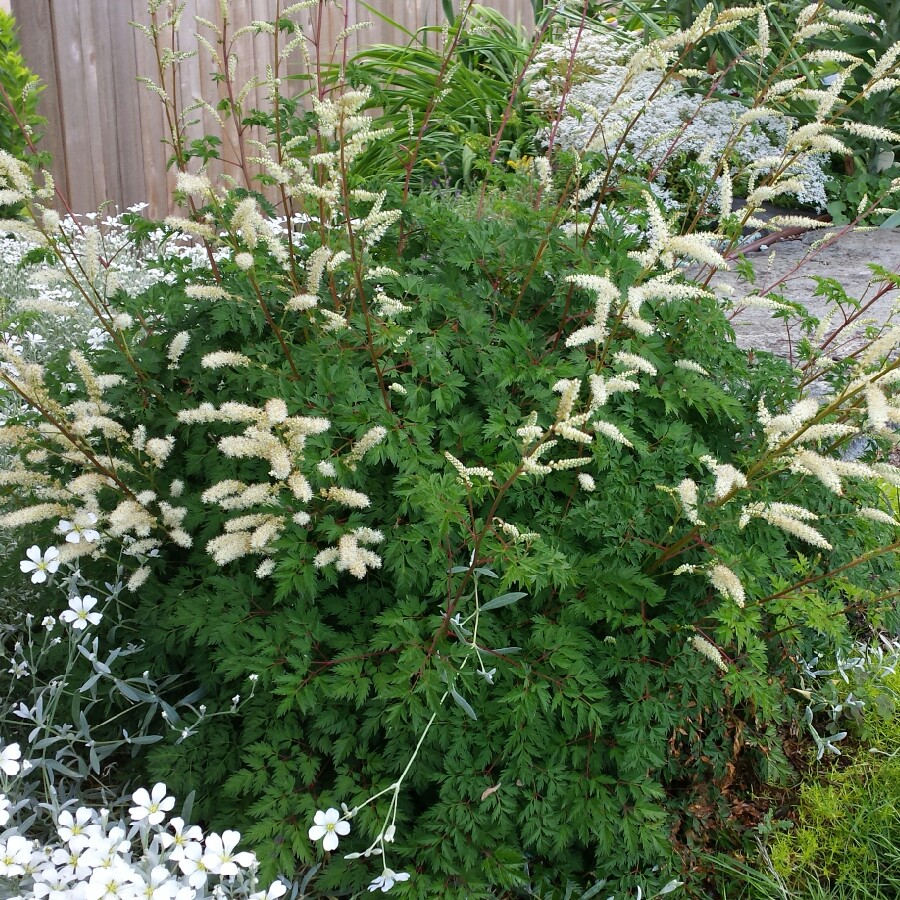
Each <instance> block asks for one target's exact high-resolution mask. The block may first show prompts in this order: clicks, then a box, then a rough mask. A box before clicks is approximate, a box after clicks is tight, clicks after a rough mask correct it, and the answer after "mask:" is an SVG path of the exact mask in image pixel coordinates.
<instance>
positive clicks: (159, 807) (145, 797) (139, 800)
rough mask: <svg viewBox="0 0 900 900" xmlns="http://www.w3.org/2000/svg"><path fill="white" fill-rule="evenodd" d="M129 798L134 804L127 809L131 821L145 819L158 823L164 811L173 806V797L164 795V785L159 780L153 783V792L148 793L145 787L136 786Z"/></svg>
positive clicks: (163, 815) (163, 817) (164, 814)
mask: <svg viewBox="0 0 900 900" xmlns="http://www.w3.org/2000/svg"><path fill="white" fill-rule="evenodd" d="M131 799H132V800H133V801H134V803H135V805H134V806H132V807H131V809H129V810H128V815H129V816H131V820H132V821H133V822H140V821H141V819H146V820H147V822H148V824H150V825H159V823H160V822H162V820H163V819H165V817H166V813H167V812H168V811H169V810H170V809H172V807H173V806H175V798H174V797H167V796H166V786H165V785H164V784H163V783H162V782H160V783H159V784H155V785H153V793H152V794H148V793H147V789H146V788H138V789H137V790H136V791H135V792H134V793H133V794H132V795H131Z"/></svg>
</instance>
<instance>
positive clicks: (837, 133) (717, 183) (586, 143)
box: [528, 3, 898, 236]
mask: <svg viewBox="0 0 900 900" xmlns="http://www.w3.org/2000/svg"><path fill="white" fill-rule="evenodd" d="M713 10H714V7H713V6H712V4H710V5H707V6H706V7H705V8H704V9H703V11H702V12H701V13H700V14H699V15H698V16H697V19H696V21H695V22H693V23H692V24H691V25H690V27H688V28H686V29H684V30H683V31H680V32H678V33H677V34H675V35H672V36H669V37H667V38H664V39H662V40H659V41H656V42H654V43H653V44H651V45H650V46H649V47H644V46H641V45H640V43H639V41H638V40H637V39H636V38H635V37H634V36H633V35H629V34H627V33H623V32H622V31H621V30H617V29H615V28H608V27H607V28H604V29H603V30H592V29H590V28H587V27H585V25H584V23H582V24H581V25H580V26H578V27H570V28H568V29H566V30H565V31H564V32H562V33H561V34H560V35H559V36H558V38H557V39H556V40H555V41H553V42H547V43H545V44H544V45H543V46H542V48H541V49H540V51H539V52H538V53H537V54H536V55H535V57H534V60H533V62H532V64H531V67H530V69H529V72H528V75H529V81H528V91H529V94H530V96H531V98H532V99H533V100H534V101H535V102H537V103H538V104H539V105H540V106H541V108H542V109H543V110H544V111H545V113H546V114H547V115H548V117H549V123H548V126H547V128H546V129H545V130H544V132H543V140H544V143H545V144H549V145H550V146H552V147H558V148H562V149H566V148H569V149H572V150H575V151H576V152H577V153H578V154H579V155H582V154H584V153H588V154H589V155H590V158H591V159H592V170H593V171H596V174H595V175H593V177H592V178H591V179H590V184H591V190H590V191H589V192H588V193H587V195H586V197H587V199H591V198H592V197H594V195H599V196H598V197H597V198H595V204H599V203H602V202H610V200H612V199H613V197H612V196H611V191H612V190H613V189H615V190H619V191H620V190H622V188H623V187H627V186H628V184H629V183H630V181H631V177H632V173H634V171H635V170H636V169H637V171H639V172H640V173H641V174H643V175H645V176H646V178H647V181H648V187H649V189H650V190H651V191H652V192H653V193H654V195H655V196H656V197H657V198H658V199H659V200H660V201H661V202H662V203H663V205H664V206H666V207H667V208H668V209H670V210H678V211H680V212H681V214H682V216H683V217H684V218H685V221H686V222H687V223H691V222H693V225H692V227H696V223H697V221H698V220H704V219H705V220H708V219H710V218H717V217H718V218H721V217H722V216H730V215H731V214H732V212H733V199H734V192H735V191H739V192H740V193H742V194H744V195H746V196H747V199H748V203H747V205H746V207H745V208H744V209H743V210H742V211H741V212H740V214H739V215H740V218H741V220H742V221H741V224H742V226H745V225H748V224H749V225H753V226H758V227H761V228H765V227H766V226H765V225H764V224H763V223H762V222H760V221H757V219H756V217H755V216H754V213H755V212H756V209H757V208H758V207H759V206H760V205H761V204H762V203H763V202H766V201H773V200H774V201H775V202H776V203H780V204H781V205H782V206H783V205H787V204H790V203H794V204H798V203H799V204H800V205H802V206H804V207H807V208H810V209H812V210H813V211H816V212H822V211H823V210H824V208H825V206H826V203H827V196H826V192H825V184H826V178H827V176H826V169H827V163H828V157H829V155H830V154H841V155H846V154H849V153H850V150H849V144H848V142H849V141H852V140H855V139H857V138H858V137H859V136H860V135H864V136H867V137H869V138H871V139H878V140H882V141H884V140H897V139H898V136H897V135H896V134H894V133H892V132H890V129H887V128H884V127H881V126H878V125H874V124H872V125H865V124H861V123H859V122H853V121H848V120H846V118H845V117H846V114H847V112H848V110H849V109H851V108H852V107H853V104H854V103H855V102H856V99H858V98H859V97H860V96H870V95H875V94H879V93H880V92H883V91H885V90H891V89H892V85H893V83H894V81H895V80H896V69H897V65H896V62H897V61H896V59H893V58H890V57H888V58H884V59H882V60H879V61H877V65H876V63H875V62H873V61H872V60H871V59H867V58H865V57H864V56H863V57H860V58H858V59H857V58H853V57H852V56H851V55H850V54H846V53H844V54H841V53H837V52H836V51H827V50H822V49H820V48H819V47H818V45H817V44H816V43H815V39H816V38H817V36H819V35H821V34H822V33H823V30H824V31H827V32H829V33H832V32H837V33H840V32H841V30H842V29H847V28H848V27H851V26H852V25H853V23H854V22H856V21H857V19H860V18H864V17H858V16H856V14H854V13H848V12H846V11H843V10H839V9H833V8H832V7H830V6H826V5H825V4H823V3H819V4H816V3H813V4H810V5H809V6H807V7H805V8H804V9H803V10H802V11H801V12H800V14H799V18H798V20H797V23H796V24H797V27H796V30H795V32H794V33H793V35H792V36H791V38H790V40H789V42H788V43H787V45H785V44H784V43H783V42H779V43H778V45H777V47H775V48H773V46H772V42H771V40H770V30H771V28H770V23H769V18H768V17H769V14H768V13H767V11H766V9H765V8H764V7H749V6H748V7H736V8H731V9H727V10H724V11H723V12H721V13H719V14H718V15H714V12H713ZM748 20H749V21H750V22H751V23H753V24H754V25H755V26H756V28H755V31H756V40H755V43H754V44H753V45H752V46H748V47H746V48H745V49H744V53H743V54H741V55H740V56H738V57H737V58H736V59H734V60H732V61H731V62H730V64H729V67H728V68H727V69H726V70H725V71H721V72H718V71H715V70H714V69H713V70H710V71H709V72H707V71H704V70H700V69H693V68H691V69H688V68H687V67H686V66H685V65H684V63H683V60H684V58H685V56H686V55H690V54H691V52H692V51H694V50H696V49H697V48H698V47H703V46H704V41H709V40H712V39H715V38H717V37H719V36H721V35H724V34H728V33H729V32H733V31H734V30H735V29H737V28H739V27H742V28H746V25H747V22H748ZM776 50H777V51H778V52H777V54H776ZM835 61H837V62H839V63H841V65H843V66H844V68H843V69H842V70H841V71H840V73H838V74H837V75H833V76H832V77H831V78H830V79H829V83H828V85H827V86H826V85H823V84H822V83H821V82H820V80H819V76H818V75H817V74H816V73H817V71H818V69H817V67H818V66H821V65H822V64H832V65H833V63H834V62H835ZM735 67H737V68H741V69H744V70H747V74H748V76H750V77H749V78H747V79H745V82H746V81H749V83H751V84H752V83H755V84H756V85H757V90H756V92H755V94H751V95H749V96H743V97H737V98H735V97H733V96H731V94H730V92H727V91H725V90H724V88H723V82H724V81H725V79H726V77H727V75H728V74H729V72H730V70H731V69H732V68H735ZM860 73H865V74H864V75H860ZM851 74H852V75H853V76H854V78H855V79H856V80H857V81H856V82H854V83H853V87H855V90H848V85H849V82H848V79H849V78H850V76H851ZM857 82H858V83H857ZM854 98H856V99H854ZM796 104H801V105H803V104H807V105H808V104H813V109H814V110H815V112H814V114H812V115H808V116H807V117H806V118H805V119H804V121H803V122H802V123H801V122H798V121H797V119H795V118H793V117H791V116H790V115H788V114H787V113H786V109H790V108H792V105H796ZM592 170H589V171H592ZM766 176H769V178H766ZM764 182H769V183H764ZM776 184H777V187H775V185H776ZM894 190H896V186H894ZM869 199H875V198H866V200H865V201H864V202H863V203H862V204H861V206H860V210H859V212H862V211H863V210H865V211H866V214H867V215H872V214H875V213H880V212H882V211H883V210H881V209H878V208H877V206H878V204H872V205H870V204H869V203H868V200H869ZM721 224H722V223H720V227H721ZM797 224H801V223H800V220H799V219H797V220H792V219H791V217H784V216H781V217H775V219H774V220H773V221H772V222H771V224H770V226H769V227H770V228H771V229H772V230H776V229H777V228H779V227H785V226H791V225H797ZM802 224H804V225H805V226H806V227H818V226H816V224H815V222H814V220H812V219H806V220H804V221H803V223H802ZM724 230H725V231H726V233H728V234H729V236H732V234H733V233H732V232H731V231H729V230H728V229H727V228H725V229H724Z"/></svg>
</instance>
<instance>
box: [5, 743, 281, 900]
mask: <svg viewBox="0 0 900 900" xmlns="http://www.w3.org/2000/svg"><path fill="white" fill-rule="evenodd" d="M12 750H16V751H18V746H17V745H10V746H9V747H7V748H6V749H5V750H4V751H3V752H4V754H5V753H7V752H8V751H12ZM16 759H18V757H16ZM18 768H19V767H18V763H17V762H15V760H13V758H12V756H10V763H9V764H8V765H4V766H3V771H4V772H5V773H6V774H7V775H15V774H17V773H18ZM131 799H132V802H133V804H134V805H133V806H132V807H131V809H130V810H129V820H130V825H129V823H126V822H125V821H116V820H115V819H114V818H113V817H112V816H110V814H109V811H108V810H105V809H101V810H96V809H90V808H88V807H84V806H81V807H73V808H72V809H64V810H62V811H61V812H60V813H59V814H58V816H56V819H55V835H54V836H52V837H51V838H49V839H45V840H44V841H43V842H42V841H38V840H33V839H31V838H29V837H28V835H27V833H24V832H23V831H22V830H21V829H20V828H19V826H18V825H17V824H15V823H12V824H10V813H9V812H8V808H9V801H8V799H7V797H6V796H5V795H2V794H0V824H2V825H3V826H4V827H5V831H4V833H3V837H2V840H0V877H3V878H4V880H5V881H7V882H8V884H9V885H11V886H12V890H13V891H14V893H15V896H17V897H20V898H22V900H44V898H48V897H49V898H54V900H70V898H71V900H101V898H108V900H112V898H119V900H142V898H151V900H202V898H207V897H215V898H217V900H277V898H279V897H281V896H283V895H284V894H285V893H286V892H287V887H286V885H284V884H283V883H282V882H280V881H276V882H274V883H273V884H271V885H269V886H268V887H265V886H262V885H260V884H259V881H258V878H257V876H256V871H257V868H258V863H257V860H256V857H255V855H254V854H253V853H249V852H247V851H238V850H237V845H238V842H239V840H240V834H239V833H238V832H237V831H224V832H223V833H222V834H218V833H215V832H210V833H209V834H207V835H204V834H203V831H202V830H201V829H200V828H199V827H198V826H196V825H191V826H188V825H187V824H186V823H185V822H184V820H183V819H181V818H178V817H175V818H172V819H170V820H169V821H166V819H167V816H168V813H169V812H170V811H171V810H172V809H173V807H174V805H175V798H174V797H171V796H168V795H167V792H166V786H165V785H164V784H157V785H154V787H153V789H152V791H149V792H148V791H147V790H146V789H145V788H139V789H138V790H137V791H135V793H134V794H133V795H132V798H131Z"/></svg>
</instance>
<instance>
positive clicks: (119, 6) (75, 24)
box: [0, 0, 533, 216]
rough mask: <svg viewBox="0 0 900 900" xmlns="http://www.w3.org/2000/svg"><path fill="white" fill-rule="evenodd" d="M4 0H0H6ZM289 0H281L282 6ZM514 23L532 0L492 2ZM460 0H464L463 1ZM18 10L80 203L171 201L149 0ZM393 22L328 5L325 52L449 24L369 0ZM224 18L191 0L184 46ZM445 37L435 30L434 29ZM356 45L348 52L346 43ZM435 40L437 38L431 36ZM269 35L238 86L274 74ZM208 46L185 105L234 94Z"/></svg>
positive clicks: (264, 14)
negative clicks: (214, 74)
mask: <svg viewBox="0 0 900 900" xmlns="http://www.w3.org/2000/svg"><path fill="white" fill-rule="evenodd" d="M4 2H6V3H9V2H10V0H0V7H2V6H3V5H4ZM285 2H286V0H282V2H281V6H283V5H284V4H285ZM482 2H484V3H485V5H487V6H491V7H493V8H495V9H498V10H499V11H500V12H502V13H503V14H504V15H505V16H506V17H507V18H509V19H511V20H512V21H513V22H516V23H520V24H522V25H523V26H525V27H528V28H530V27H531V26H532V24H533V20H532V16H531V3H530V2H529V0H482ZM459 3H460V0H454V6H455V7H456V8H457V10H458V8H459ZM11 5H12V12H13V14H14V15H15V16H16V18H17V22H18V25H19V35H20V40H21V43H22V52H23V55H24V56H25V59H26V60H27V62H28V64H29V65H30V66H31V68H32V69H33V70H34V71H35V72H36V73H37V74H38V75H40V77H41V78H42V79H43V81H44V83H45V85H46V89H45V91H44V92H43V94H42V95H41V100H40V110H41V113H42V115H44V116H45V117H46V118H47V120H48V124H47V134H46V137H45V139H44V142H43V144H42V147H43V149H46V150H48V151H50V153H51V154H52V155H53V158H54V166H53V173H54V177H55V179H56V182H57V185H58V187H59V189H60V191H61V193H62V194H63V196H64V197H66V198H67V200H68V203H69V205H70V207H71V209H73V210H74V211H76V212H88V211H93V210H95V209H96V208H97V207H98V206H99V205H100V204H102V203H104V202H112V203H113V204H115V205H116V206H118V208H119V209H124V208H126V207H128V206H131V205H133V204H135V203H139V202H147V203H149V204H150V213H151V214H152V215H154V216H162V215H165V214H166V212H168V211H170V205H169V204H170V201H169V197H170V194H171V190H172V187H173V185H174V177H173V175H172V173H171V172H168V173H167V171H166V160H167V158H168V157H169V156H170V155H171V148H170V147H167V146H166V145H165V143H164V141H165V140H166V139H167V137H168V129H167V127H166V116H165V112H164V109H163V105H162V103H161V102H160V100H159V98H158V97H156V96H155V95H154V94H152V93H151V92H150V91H149V90H147V89H146V88H145V87H144V86H142V85H140V84H138V83H137V78H138V76H144V77H148V78H152V79H153V80H154V81H158V74H157V71H156V68H157V64H156V57H155V54H154V51H153V49H152V48H151V46H150V44H149V42H148V41H147V40H146V38H145V36H144V35H143V34H141V33H140V32H138V31H137V30H136V29H134V28H133V27H132V26H131V24H130V22H132V21H136V22H141V23H144V24H147V23H148V22H149V14H148V12H147V8H146V0H11ZM368 6H369V7H371V8H372V9H377V10H378V12H379V13H381V15H383V16H384V17H385V19H388V20H393V21H394V22H396V23H397V24H398V25H399V26H400V27H399V28H398V27H394V26H393V25H391V24H390V22H389V21H385V20H384V19H382V18H379V17H378V16H376V15H373V13H372V11H371V9H367V8H366V6H364V5H363V4H362V3H361V2H357V0H344V3H343V12H341V11H340V10H338V9H337V8H336V7H334V6H331V5H329V7H327V9H328V14H327V15H326V16H324V17H323V20H322V22H321V26H320V28H319V29H318V34H317V35H316V36H317V38H318V56H319V58H320V59H321V60H322V61H323V62H327V61H332V62H341V61H342V59H341V55H342V54H344V53H346V54H348V55H349V54H353V53H355V52H357V51H358V50H359V49H360V48H361V47H363V46H366V45H370V44H375V43H406V42H407V41H408V40H409V37H408V35H407V34H405V32H404V29H405V31H407V32H415V31H416V30H417V29H419V28H422V27H425V26H429V25H430V26H433V25H440V24H441V23H442V22H443V6H442V3H441V0H371V2H370V3H369V4H368ZM231 8H232V15H233V17H234V18H233V21H232V22H231V23H230V24H229V32H230V34H234V32H235V30H236V29H239V28H241V27H244V26H247V25H249V24H250V23H251V22H252V21H255V20H267V19H271V18H273V17H274V14H275V9H276V0H235V2H233V3H232V4H231ZM313 13H314V11H313V12H311V13H306V14H305V15H306V21H305V22H304V21H303V20H302V19H301V24H303V25H304V26H305V28H306V31H307V33H308V34H309V35H310V36H313V35H314V24H313V23H314V16H313ZM197 15H199V16H202V17H203V18H206V19H208V20H210V21H212V22H216V23H220V19H221V14H220V10H219V0H187V6H186V9H185V13H184V16H183V20H182V24H181V28H180V30H179V32H178V34H177V35H176V49H177V50H195V49H197V48H198V46H199V45H198V42H197V40H196V38H195V36H194V34H195V32H196V31H197V30H198V29H199V30H201V31H202V32H203V33H204V34H205V35H206V36H207V38H208V39H209V40H210V41H211V42H212V43H213V44H215V40H216V38H215V35H213V34H211V33H209V30H208V29H206V28H203V26H198V25H197V24H196V23H195V21H194V16H197ZM361 22H372V23H373V24H372V26H371V27H369V28H367V29H364V30H360V31H356V32H354V33H353V34H352V35H351V36H350V38H349V40H347V41H346V42H341V41H338V35H339V34H340V33H341V32H342V31H343V30H344V29H345V28H347V27H350V26H354V25H357V24H359V23H361ZM429 41H430V42H431V41H435V42H436V41H437V35H434V36H429ZM345 45H346V51H344V46H345ZM433 45H434V44H432V46H433ZM271 48H272V44H271V39H270V38H269V37H268V36H266V35H252V34H248V35H245V36H244V37H242V38H241V40H240V42H239V43H238V49H237V56H238V62H237V67H236V71H235V82H236V84H237V85H238V88H240V87H241V86H243V85H244V84H245V83H246V82H247V80H248V79H249V78H251V77H252V76H253V75H256V74H259V75H261V76H263V77H264V76H265V72H266V66H267V65H271V64H272V63H273V59H272V55H271V54H272V51H271ZM199 50H200V52H199V54H198V55H197V56H195V57H194V58H192V59H190V60H188V61H186V62H185V63H183V64H182V65H181V66H180V68H179V69H178V77H177V79H175V80H174V81H171V80H170V81H167V84H166V85H165V87H166V90H169V91H170V92H172V94H173V99H174V100H175V101H176V103H177V106H178V109H179V110H185V109H186V108H188V107H190V106H191V105H192V104H194V103H195V101H196V100H197V98H200V97H202V98H203V99H204V100H205V101H207V102H208V103H209V104H210V105H211V106H212V107H214V108H215V107H216V106H217V104H218V103H219V102H220V101H221V100H222V99H224V98H225V97H226V90H225V86H224V85H223V84H221V83H219V84H214V83H212V82H211V81H210V79H209V77H208V76H209V72H210V70H211V62H212V61H211V60H210V58H209V54H208V52H207V51H206V50H205V49H204V48H202V47H199ZM301 69H302V66H300V65H298V63H297V62H296V61H290V62H288V63H284V64H282V70H283V73H284V74H288V73H290V74H297V72H298V71H300V70H301ZM282 84H283V87H284V88H285V89H286V90H292V89H293V90H299V89H301V88H302V86H303V82H294V81H289V82H282ZM266 94H267V89H266V87H265V86H264V85H262V86H258V87H256V88H253V89H251V91H250V93H249V96H248V98H247V105H248V106H255V107H258V108H261V107H265V105H266V102H265V101H266ZM188 118H189V119H196V120H197V122H196V124H194V125H191V126H190V127H189V128H188V130H187V138H188V139H189V140H193V139H196V138H198V137H200V136H201V135H203V134H217V133H218V134H221V135H222V137H223V140H224V143H223V146H222V155H223V157H225V158H227V159H228V160H240V158H241V154H242V152H243V154H244V155H246V156H251V157H252V156H256V155H258V150H256V149H253V148H252V147H248V146H247V145H246V143H244V146H243V147H242V146H241V145H240V142H238V141H236V140H235V138H234V129H233V128H232V127H228V128H226V129H225V131H224V134H223V133H222V132H221V131H220V130H219V129H218V127H217V125H216V123H215V118H214V116H213V115H212V114H211V113H210V112H209V111H208V110H206V109H197V110H196V111H195V112H193V113H191V114H190V115H189V116H188ZM223 169H224V171H225V172H226V173H228V174H230V175H232V176H235V175H239V174H240V170H239V169H238V168H236V167H235V166H234V165H233V164H229V163H223V164H222V165H221V166H210V171H211V174H218V173H219V172H221V171H223Z"/></svg>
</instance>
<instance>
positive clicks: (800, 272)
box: [712, 229, 900, 356]
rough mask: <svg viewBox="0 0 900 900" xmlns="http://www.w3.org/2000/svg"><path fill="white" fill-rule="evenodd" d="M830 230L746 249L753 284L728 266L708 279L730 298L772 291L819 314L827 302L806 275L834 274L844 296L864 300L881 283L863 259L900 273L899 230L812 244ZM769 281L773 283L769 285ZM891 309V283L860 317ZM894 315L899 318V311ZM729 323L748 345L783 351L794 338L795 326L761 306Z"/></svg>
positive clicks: (881, 317) (895, 295)
mask: <svg viewBox="0 0 900 900" xmlns="http://www.w3.org/2000/svg"><path fill="white" fill-rule="evenodd" d="M836 230H837V229H828V230H825V229H823V230H821V231H816V232H814V233H813V232H810V233H807V234H805V235H803V237H802V238H800V239H799V240H791V241H781V242H779V243H775V244H772V245H771V246H769V247H768V248H767V249H766V250H761V251H758V252H751V253H748V254H747V256H746V258H747V259H748V260H749V261H750V262H751V263H752V264H753V268H754V270H755V272H756V285H755V286H751V285H749V284H748V283H747V282H745V281H743V280H742V279H741V278H740V277H739V276H738V274H737V272H736V267H735V266H734V265H732V268H731V270H730V271H728V272H721V273H719V274H717V275H716V277H715V279H714V280H713V283H712V284H713V286H714V287H715V286H721V285H722V284H728V285H731V286H732V287H733V288H734V297H735V298H740V297H743V296H747V295H748V294H751V293H757V292H758V293H762V294H765V293H766V292H767V290H774V291H776V292H777V293H780V294H782V295H783V296H784V297H785V298H787V299H788V300H794V301H799V302H801V303H803V305H804V306H806V308H807V309H809V311H810V312H811V313H812V314H813V315H815V316H817V317H819V318H821V317H822V316H823V315H824V313H825V310H826V307H827V303H826V301H825V299H824V298H823V297H816V296H814V293H815V290H816V287H817V283H816V281H815V280H814V279H813V277H812V276H818V277H821V278H833V279H835V280H836V281H838V282H840V283H841V285H843V287H844V289H845V290H846V292H847V294H848V295H849V296H850V297H852V298H855V299H856V300H860V301H862V302H863V303H865V302H867V301H868V300H871V299H872V298H873V297H874V296H875V294H876V293H877V292H878V290H879V289H880V288H882V289H883V288H884V283H883V282H881V283H880V284H879V283H873V282H872V278H873V276H872V272H871V270H870V269H869V267H868V264H869V263H876V264H877V265H879V266H882V267H884V268H885V269H888V270H889V271H891V272H900V229H879V230H877V231H869V232H863V233H848V234H844V235H842V236H840V237H839V238H838V239H837V240H836V241H835V242H833V243H831V244H829V245H827V246H824V247H821V248H818V249H817V248H816V247H815V246H814V244H815V243H817V242H818V241H820V240H821V239H822V238H823V237H827V236H828V235H832V234H834V233H835V232H836ZM772 285H777V286H776V287H774V288H773V287H772ZM720 292H721V291H717V293H720ZM895 309H897V310H900V291H898V289H897V288H891V289H890V290H887V291H885V292H884V293H883V295H882V296H881V297H880V298H879V299H878V300H877V301H876V302H875V303H873V304H872V306H871V308H869V309H868V310H866V317H867V318H869V319H876V320H878V321H879V322H885V321H887V319H888V318H889V317H890V316H891V314H892V313H894V311H895ZM897 319H898V321H900V316H897ZM732 325H733V326H734V329H735V332H736V334H737V337H738V343H739V344H740V345H741V346H742V347H746V348H748V349H750V348H753V349H757V350H768V351H771V352H773V353H778V354H780V355H784V356H788V355H789V353H790V344H791V341H792V340H794V339H795V338H796V328H793V329H792V330H791V331H790V332H789V329H788V327H787V326H786V324H785V322H784V320H782V319H777V318H774V317H773V315H772V313H771V312H769V311H768V310H764V309H746V310H744V311H743V312H741V313H740V314H739V315H736V316H735V317H734V318H733V319H732ZM845 349H846V348H845ZM838 352H840V351H838Z"/></svg>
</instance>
